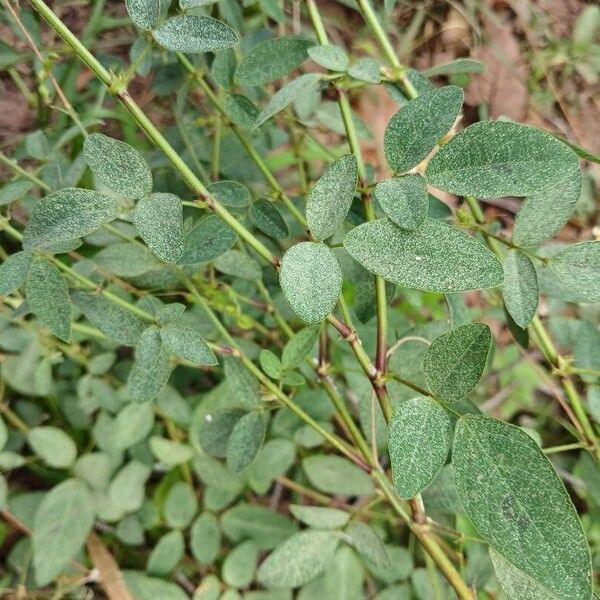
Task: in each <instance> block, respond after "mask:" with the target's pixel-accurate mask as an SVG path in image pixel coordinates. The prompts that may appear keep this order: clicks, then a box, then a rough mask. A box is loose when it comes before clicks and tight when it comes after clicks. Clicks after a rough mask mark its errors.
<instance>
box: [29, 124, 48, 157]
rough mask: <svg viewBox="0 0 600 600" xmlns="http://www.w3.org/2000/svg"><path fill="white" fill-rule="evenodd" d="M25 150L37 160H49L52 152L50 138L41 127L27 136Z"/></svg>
mask: <svg viewBox="0 0 600 600" xmlns="http://www.w3.org/2000/svg"><path fill="white" fill-rule="evenodd" d="M25 150H26V152H27V154H29V156H31V157H33V158H36V159H37V160H47V159H48V155H49V153H50V147H49V145H48V138H47V137H46V135H45V134H44V132H43V131H42V130H41V129H38V130H37V131H33V132H32V133H28V134H27V135H26V136H25Z"/></svg>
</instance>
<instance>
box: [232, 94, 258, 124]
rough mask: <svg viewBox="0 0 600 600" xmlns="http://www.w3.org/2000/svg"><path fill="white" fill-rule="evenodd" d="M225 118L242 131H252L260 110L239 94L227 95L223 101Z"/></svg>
mask: <svg viewBox="0 0 600 600" xmlns="http://www.w3.org/2000/svg"><path fill="white" fill-rule="evenodd" d="M223 108H224V109H225V113H226V114H227V117H228V118H229V119H230V120H231V121H232V122H233V123H235V124H236V125H239V126H240V127H243V128H244V129H252V127H254V121H256V117H258V113H259V112H260V110H258V108H257V107H256V105H255V104H254V103H253V102H252V101H251V100H249V99H248V98H246V96H242V95H241V94H228V95H227V96H226V98H225V100H224V101H223Z"/></svg>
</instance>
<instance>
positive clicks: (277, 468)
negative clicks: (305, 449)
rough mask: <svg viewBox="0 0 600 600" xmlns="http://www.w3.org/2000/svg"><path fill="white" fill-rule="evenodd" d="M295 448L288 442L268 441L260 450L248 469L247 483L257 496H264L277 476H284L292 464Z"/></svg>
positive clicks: (279, 439) (279, 440) (276, 439)
mask: <svg viewBox="0 0 600 600" xmlns="http://www.w3.org/2000/svg"><path fill="white" fill-rule="evenodd" d="M295 459H296V446H295V445H294V443H293V442H291V441H290V440H284V439H281V438H275V439H270V440H269V441H267V442H266V443H265V444H264V446H263V447H262V448H261V450H260V452H259V453H258V456H257V457H256V459H255V461H254V462H253V463H252V465H250V468H249V469H248V483H249V484H250V486H251V487H252V489H253V490H254V491H255V492H256V493H257V494H266V493H267V492H268V490H269V488H270V487H271V485H272V484H273V480H274V479H275V477H277V476H278V475H284V474H285V473H286V472H287V471H288V470H289V469H290V468H291V466H292V465H293V464H294V462H295Z"/></svg>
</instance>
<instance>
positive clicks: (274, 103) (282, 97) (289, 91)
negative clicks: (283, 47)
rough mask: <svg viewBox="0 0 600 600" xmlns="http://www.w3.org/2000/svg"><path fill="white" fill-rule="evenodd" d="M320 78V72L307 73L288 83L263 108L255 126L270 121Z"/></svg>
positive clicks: (313, 85)
mask: <svg viewBox="0 0 600 600" xmlns="http://www.w3.org/2000/svg"><path fill="white" fill-rule="evenodd" d="M320 80H321V76H320V75H319V74H318V73H305V74H304V75H300V77H297V78H296V79H292V81H290V82H288V83H286V84H285V85H284V86H283V87H282V88H281V89H280V90H279V91H278V92H276V93H275V94H274V95H273V96H272V97H271V99H270V100H269V102H268V103H267V105H266V106H265V107H264V108H263V109H262V111H261V113H260V114H259V115H258V117H257V118H256V121H255V122H254V126H255V127H258V126H259V125H262V124H263V123H264V122H265V121H268V120H269V119H270V118H271V117H272V116H273V115H276V114H277V113H278V112H280V111H282V110H283V109H284V108H285V107H286V106H288V105H289V104H291V103H292V102H294V101H295V100H297V99H298V98H300V97H301V96H303V95H304V94H306V93H307V92H309V91H310V90H311V89H312V88H314V87H315V86H316V85H317V84H318V83H319V81H320Z"/></svg>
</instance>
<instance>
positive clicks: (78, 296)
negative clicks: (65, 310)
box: [71, 290, 145, 346]
mask: <svg viewBox="0 0 600 600" xmlns="http://www.w3.org/2000/svg"><path fill="white" fill-rule="evenodd" d="M71 298H72V300H73V304H75V306H76V307H77V308H78V309H79V310H80V311H81V312H82V313H83V314H84V315H85V317H86V318H87V319H88V320H89V321H90V322H91V323H92V324H93V325H95V326H96V327H97V328H98V329H99V330H100V331H101V332H102V333H104V334H106V335H107V336H109V337H111V338H113V339H114V340H116V341H117V342H119V343H121V344H125V345H127V346H132V345H133V344H135V343H136V342H137V340H138V339H139V337H140V335H141V334H142V331H144V327H145V324H144V322H143V321H142V320H141V319H140V318H139V317H136V316H135V315H134V314H133V313H131V312H130V311H128V310H126V309H125V308H122V307H121V306H119V305H118V304H115V303H114V302H111V301H110V300H108V299H106V298H105V297H104V296H101V295H100V294H94V293H88V292H82V291H79V290H73V291H72V292H71Z"/></svg>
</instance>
